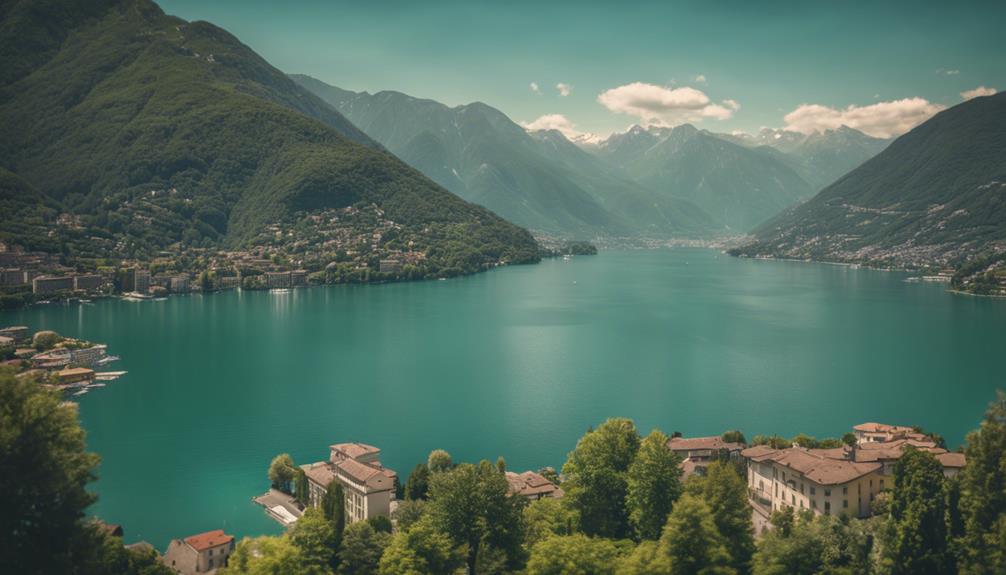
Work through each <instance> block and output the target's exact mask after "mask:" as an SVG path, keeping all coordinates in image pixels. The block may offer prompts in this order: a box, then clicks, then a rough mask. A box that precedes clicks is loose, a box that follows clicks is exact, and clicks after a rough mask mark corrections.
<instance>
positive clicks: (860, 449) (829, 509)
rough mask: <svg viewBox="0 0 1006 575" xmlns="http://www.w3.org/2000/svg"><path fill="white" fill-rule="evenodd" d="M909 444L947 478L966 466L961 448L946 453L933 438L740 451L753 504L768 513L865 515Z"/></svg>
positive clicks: (887, 484)
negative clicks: (934, 462)
mask: <svg viewBox="0 0 1006 575" xmlns="http://www.w3.org/2000/svg"><path fill="white" fill-rule="evenodd" d="M907 449H920V450H923V451H928V452H929V453H932V454H933V456H934V457H935V458H936V460H937V461H939V462H940V464H942V465H943V473H944V475H946V476H947V477H952V476H954V475H956V474H957V473H959V472H960V471H961V469H963V468H964V465H965V457H964V454H963V453H950V452H948V451H947V450H946V449H943V448H941V447H939V446H937V445H936V443H935V442H934V441H932V440H931V439H924V440H918V439H897V440H894V441H888V442H876V441H867V442H865V443H863V444H857V445H855V446H851V447H850V446H842V447H836V448H832V449H805V448H802V447H789V448H786V449H775V448H772V447H769V446H767V445H756V446H754V447H751V448H748V449H745V450H744V451H743V452H741V455H742V456H743V457H744V458H745V459H746V460H747V481H748V493H749V496H750V498H751V500H752V503H753V504H755V505H756V506H758V505H760V506H762V507H764V508H766V509H765V510H766V511H768V512H771V511H777V510H779V509H784V508H786V507H793V508H795V509H797V510H800V509H810V510H811V511H813V512H815V513H817V514H823V515H838V514H845V515H850V516H853V517H867V516H869V515H871V514H872V512H873V510H872V505H871V504H872V503H873V501H874V499H876V496H877V494H879V493H880V492H882V491H884V490H886V489H888V488H890V487H893V486H894V466H895V464H896V463H897V461H898V459H900V458H901V457H902V456H903V455H904V454H905V452H906V450H907Z"/></svg>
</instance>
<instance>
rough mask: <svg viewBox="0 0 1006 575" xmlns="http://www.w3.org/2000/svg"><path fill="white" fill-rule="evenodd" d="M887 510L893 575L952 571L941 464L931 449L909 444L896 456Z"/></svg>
mask: <svg viewBox="0 0 1006 575" xmlns="http://www.w3.org/2000/svg"><path fill="white" fill-rule="evenodd" d="M890 510H891V511H890V519H889V521H890V522H891V526H892V529H891V532H892V535H893V540H892V541H890V542H889V544H888V547H887V552H888V553H889V554H890V557H891V565H892V569H891V573H892V575H908V574H911V573H932V574H933V575H940V574H943V573H951V572H953V571H954V569H953V568H952V565H953V562H952V561H951V560H950V559H951V558H950V553H949V551H948V549H947V523H946V500H945V494H944V486H943V466H942V465H941V464H940V462H939V461H937V460H936V458H935V457H933V455H932V454H931V453H928V452H925V451H920V450H917V449H913V448H909V449H907V450H906V451H905V453H904V454H903V455H902V456H901V458H900V459H899V460H898V463H897V464H896V465H895V466H894V489H893V490H892V492H891V500H890Z"/></svg>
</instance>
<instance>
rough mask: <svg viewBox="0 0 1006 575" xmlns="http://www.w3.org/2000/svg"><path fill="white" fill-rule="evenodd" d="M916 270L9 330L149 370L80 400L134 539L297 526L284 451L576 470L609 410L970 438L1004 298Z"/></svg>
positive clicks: (300, 294)
mask: <svg viewBox="0 0 1006 575" xmlns="http://www.w3.org/2000/svg"><path fill="white" fill-rule="evenodd" d="M904 277H905V276H904V275H903V274H896V273H884V272H876V271H868V270H853V269H849V268H846V267H840V266H829V265H818V264H803V263H790V262H765V261H751V260H738V259H734V258H729V257H726V256H723V255H722V254H719V253H717V252H714V251H710V250H698V249H678V250H667V251H637V252H602V254H601V255H599V256H597V257H580V258H575V259H573V260H572V261H569V262H563V261H561V260H557V261H546V262H544V263H542V264H541V265H537V266H526V267H514V268H508V269H501V270H498V271H494V272H491V273H486V274H480V275H477V276H474V277H469V278H462V279H457V280H451V281H442V282H424V283H410V284H394V285H385V286H370V287H363V286H353V287H344V286H342V287H331V288H314V289H309V290H298V291H294V292H292V293H289V294H286V295H274V294H269V293H266V292H244V293H238V292H230V293H221V294H215V295H210V296H201V295H192V296H186V297H172V298H170V299H168V300H166V301H160V302H126V301H120V300H110V301H106V302H99V303H97V304H95V305H89V306H39V307H34V308H30V309H25V310H19V311H16V312H9V313H5V314H3V315H0V323H3V324H12V323H18V324H20V323H23V324H26V325H28V326H30V327H31V328H32V329H55V330H57V331H60V332H62V333H65V334H69V335H76V336H80V337H84V338H87V339H91V340H94V341H99V342H105V343H108V344H109V347H110V351H111V353H113V354H115V355H120V356H121V357H122V358H123V359H122V361H120V362H118V363H116V364H113V365H114V367H113V368H111V369H116V370H127V371H128V372H129V374H128V375H127V376H125V377H123V378H122V379H120V380H118V381H116V382H112V383H110V384H109V386H108V387H106V388H104V389H101V390H96V391H94V392H92V393H90V394H88V395H85V396H83V397H82V398H81V401H80V403H81V416H82V419H83V423H84V426H85V427H86V428H87V431H88V443H89V447H90V449H92V450H94V451H97V452H99V453H100V454H101V455H102V458H103V462H102V465H101V468H100V471H99V473H100V477H101V479H100V481H98V482H97V484H96V485H95V488H96V490H97V492H98V493H99V495H100V501H99V502H98V503H97V505H96V506H95V509H94V512H95V513H96V514H98V515H99V516H101V517H102V518H104V519H106V520H108V521H111V522H116V523H121V524H123V525H124V526H125V528H126V537H127V539H128V540H130V541H134V540H138V539H145V540H148V541H150V542H152V543H153V544H154V545H155V546H157V547H158V548H161V549H163V548H164V547H166V545H167V543H168V541H169V539H170V538H172V537H176V536H183V535H188V534H191V533H195V532H198V531H203V530H208V529H215V528H220V527H223V528H225V529H227V530H228V531H230V532H233V533H235V534H238V535H256V534H262V533H275V532H277V531H278V530H279V528H278V526H277V525H276V524H275V523H273V522H272V521H271V520H269V519H268V518H267V517H266V516H265V514H264V513H263V511H262V509H261V508H259V507H257V506H255V505H253V504H252V503H251V498H252V496H254V495H256V494H259V493H261V492H263V491H264V490H265V489H266V487H267V483H268V480H267V478H266V467H267V466H268V464H269V461H270V459H271V458H272V456H273V455H275V454H276V453H279V452H283V451H287V452H290V453H291V454H292V455H293V457H294V459H295V460H296V461H297V462H298V463H304V462H309V461H316V460H320V459H323V458H325V457H326V456H327V450H326V446H327V445H329V444H331V443H335V442H338V441H362V442H367V443H372V444H375V445H377V446H379V447H381V448H382V449H383V450H384V461H385V463H386V464H387V465H389V466H391V467H393V468H395V469H397V470H398V471H399V473H400V474H401V475H402V477H403V480H404V477H405V475H407V473H408V471H409V470H410V469H411V468H412V467H413V466H414V465H415V464H416V463H417V462H419V461H421V460H422V459H424V458H425V455H426V454H427V453H428V452H429V451H430V450H431V449H432V448H435V447H440V448H445V449H447V450H449V451H450V452H451V453H452V454H453V455H454V457H455V459H456V460H477V459H479V458H491V459H495V458H496V457H497V456H499V455H503V456H504V457H505V458H506V460H507V463H508V466H509V467H510V468H511V469H525V468H537V467H540V466H543V465H553V466H556V467H558V466H560V465H561V464H562V463H563V461H564V459H565V455H566V453H567V452H568V451H569V450H570V449H571V448H572V447H573V446H574V444H575V442H576V439H577V438H578V437H579V436H580V435H581V434H582V433H583V432H584V431H585V430H586V429H587V427H588V426H591V425H597V424H598V423H599V422H601V421H603V420H604V419H605V418H607V417H611V416H625V417H631V418H633V419H635V420H636V422H637V424H638V426H639V428H640V429H641V431H643V432H646V431H648V430H649V429H651V428H653V427H660V428H661V429H663V430H664V431H666V432H671V431H681V432H683V433H685V434H687V435H701V434H717V433H719V432H721V431H723V430H724V429H727V428H739V429H741V430H743V431H744V432H745V433H747V434H748V436H749V437H750V436H751V435H754V434H756V433H779V434H783V435H787V436H789V435H793V434H796V433H797V432H801V431H803V432H807V433H810V434H813V435H817V436H819V437H821V436H837V435H840V434H841V433H843V432H845V431H847V430H848V429H849V428H850V427H851V426H852V425H854V424H856V423H860V422H863V421H871V420H872V421H885V422H891V423H906V424H920V425H923V426H925V427H926V428H930V429H933V430H935V431H938V432H940V433H942V434H944V435H945V436H946V437H947V439H948V441H949V442H951V443H953V444H955V445H956V444H958V443H960V442H961V441H963V438H964V435H965V433H966V432H967V431H968V430H969V429H971V428H973V427H975V426H976V425H977V422H978V421H979V419H980V416H981V413H982V411H983V409H984V406H985V405H986V403H987V402H988V401H989V400H991V399H992V397H993V394H994V390H995V389H996V387H997V386H1000V387H1006V381H1004V379H1003V376H1002V373H1003V370H1002V357H1003V350H1004V349H1006V329H1004V328H1006V302H1003V301H996V300H989V299H982V298H973V297H965V296H954V295H950V294H948V293H946V292H944V289H943V286H939V285H926V284H910V283H905V282H904V281H903V279H904Z"/></svg>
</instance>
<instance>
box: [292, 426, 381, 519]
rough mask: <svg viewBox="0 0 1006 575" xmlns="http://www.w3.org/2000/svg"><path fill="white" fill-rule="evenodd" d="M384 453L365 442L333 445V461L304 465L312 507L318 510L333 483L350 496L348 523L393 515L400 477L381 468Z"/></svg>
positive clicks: (347, 503)
mask: <svg viewBox="0 0 1006 575" xmlns="http://www.w3.org/2000/svg"><path fill="white" fill-rule="evenodd" d="M380 456H381V450H380V449H378V448H376V447H374V446H373V445H367V444H365V443H336V444H334V445H331V446H329V460H328V461H323V462H318V463H312V464H309V465H303V466H301V469H303V470H304V474H305V475H306V476H307V480H308V494H309V501H310V504H311V506H313V507H317V506H319V505H320V504H321V501H322V499H323V498H324V497H325V492H326V491H327V490H328V486H329V484H330V483H331V482H332V481H338V482H339V483H340V484H342V488H343V491H344V493H345V496H346V524H347V525H348V524H350V523H355V522H357V521H362V520H364V519H370V518H371V517H376V516H378V515H384V516H386V517H388V516H390V515H391V502H392V501H394V500H395V483H396V480H397V475H396V474H395V472H394V471H392V470H391V469H388V468H386V467H384V466H383V465H381V461H380Z"/></svg>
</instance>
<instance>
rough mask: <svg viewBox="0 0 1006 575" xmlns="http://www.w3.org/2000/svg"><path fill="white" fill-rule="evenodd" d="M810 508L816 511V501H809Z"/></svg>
mask: <svg viewBox="0 0 1006 575" xmlns="http://www.w3.org/2000/svg"><path fill="white" fill-rule="evenodd" d="M810 508H811V509H817V499H811V500H810Z"/></svg>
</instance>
